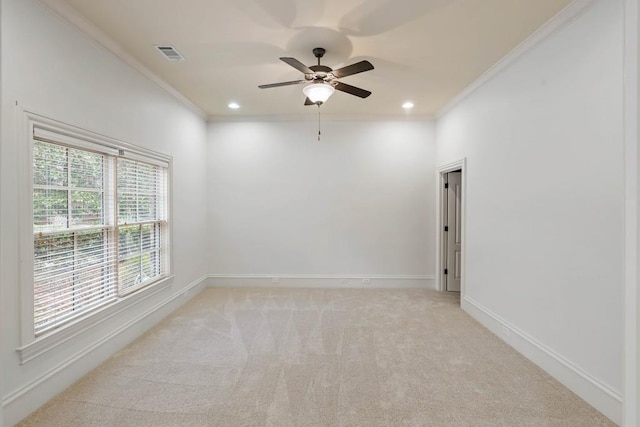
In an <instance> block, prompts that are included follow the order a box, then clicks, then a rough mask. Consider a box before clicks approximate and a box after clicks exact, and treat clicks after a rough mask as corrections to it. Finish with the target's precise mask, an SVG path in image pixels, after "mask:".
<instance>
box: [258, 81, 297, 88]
mask: <svg viewBox="0 0 640 427" xmlns="http://www.w3.org/2000/svg"><path fill="white" fill-rule="evenodd" d="M306 82H307V81H306V80H292V81H290V82H281V83H270V84H268V85H260V86H258V87H259V88H260V89H269V88H270V87H280V86H289V85H299V84H301V83H306Z"/></svg>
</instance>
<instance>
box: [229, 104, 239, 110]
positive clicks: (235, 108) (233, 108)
mask: <svg viewBox="0 0 640 427" xmlns="http://www.w3.org/2000/svg"><path fill="white" fill-rule="evenodd" d="M228 107H229V108H231V109H232V110H237V109H238V108H240V104H238V103H237V102H230V103H229V105H228Z"/></svg>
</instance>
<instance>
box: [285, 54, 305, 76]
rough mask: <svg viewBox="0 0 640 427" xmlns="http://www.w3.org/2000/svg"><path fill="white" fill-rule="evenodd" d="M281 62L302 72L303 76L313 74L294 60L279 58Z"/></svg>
mask: <svg viewBox="0 0 640 427" xmlns="http://www.w3.org/2000/svg"><path fill="white" fill-rule="evenodd" d="M280 60H281V61H283V62H286V63H287V64H289V65H291V66H292V67H293V68H295V69H296V70H298V71H302V72H303V73H305V74H313V70H312V69H311V68H309V67H307V66H306V65H304V64H303V63H302V62H300V61H298V60H297V59H296V58H287V57H284V58H280Z"/></svg>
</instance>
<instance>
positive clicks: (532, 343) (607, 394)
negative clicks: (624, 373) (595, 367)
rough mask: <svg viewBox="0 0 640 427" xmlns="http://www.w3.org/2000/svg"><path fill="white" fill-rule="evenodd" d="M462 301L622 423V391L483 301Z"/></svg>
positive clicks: (523, 351) (500, 334) (477, 316)
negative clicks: (596, 376) (503, 316)
mask: <svg viewBox="0 0 640 427" xmlns="http://www.w3.org/2000/svg"><path fill="white" fill-rule="evenodd" d="M461 305H462V309H463V310H464V311H466V312H467V313H468V314H469V315H471V316H472V317H473V318H474V319H476V320H477V321H478V322H480V323H481V324H482V325H483V326H484V327H486V328H487V329H489V330H490V331H491V332H493V333H494V334H495V335H497V336H498V337H499V338H500V339H502V340H503V341H505V342H506V343H507V344H509V345H510V346H511V347H513V348H514V349H516V350H517V351H518V352H519V353H521V354H522V355H523V356H524V357H526V358H527V359H529V360H531V361H532V362H533V363H535V364H536V365H538V366H539V367H540V368H542V369H543V370H545V371H546V372H547V373H549V375H551V376H552V377H554V378H555V379H556V380H558V381H560V383H562V384H563V385H564V386H565V387H567V388H568V389H569V390H571V391H573V392H574V393H575V394H577V395H578V396H580V397H581V398H582V399H584V400H585V401H586V402H587V403H589V404H590V405H591V406H593V407H594V408H596V409H597V410H598V411H600V412H602V413H603V414H604V415H605V416H607V417H608V418H609V419H611V421H613V422H614V423H616V424H618V425H620V424H621V423H622V395H621V394H620V393H618V392H616V391H614V390H612V389H611V388H610V387H608V386H607V385H606V384H603V383H602V382H601V381H599V380H597V379H596V378H594V377H592V376H591V375H589V374H588V373H586V372H584V371H583V370H582V369H580V368H579V367H577V366H575V365H573V364H572V363H571V362H570V361H568V360H567V359H565V358H563V357H562V356H560V355H559V354H557V353H556V352H554V351H553V350H552V349H550V348H548V347H547V346H545V345H544V344H542V343H541V342H539V341H538V340H536V339H535V338H533V337H531V336H530V335H528V334H527V333H526V332H524V331H521V330H520V329H518V328H517V327H515V326H513V325H512V324H510V323H509V322H507V321H506V320H504V319H503V318H501V317H500V316H498V315H497V314H495V313H493V312H492V311H491V310H489V309H488V308H486V307H484V306H483V305H482V304H480V303H478V302H476V301H474V300H472V299H471V298H468V297H464V298H463V299H462V303H461Z"/></svg>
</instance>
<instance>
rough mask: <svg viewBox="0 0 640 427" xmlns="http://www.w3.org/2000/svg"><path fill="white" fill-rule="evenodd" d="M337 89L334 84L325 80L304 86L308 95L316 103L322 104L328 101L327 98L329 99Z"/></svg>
mask: <svg viewBox="0 0 640 427" xmlns="http://www.w3.org/2000/svg"><path fill="white" fill-rule="evenodd" d="M335 91H336V90H335V88H334V87H333V86H331V85H330V84H328V83H324V82H318V83H311V84H309V85H306V86H305V87H303V88H302V92H303V93H304V94H305V95H306V97H307V98H309V100H310V101H311V102H312V103H314V104H316V105H321V104H324V103H325V102H327V99H329V97H330V96H331V95H333V92H335Z"/></svg>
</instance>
